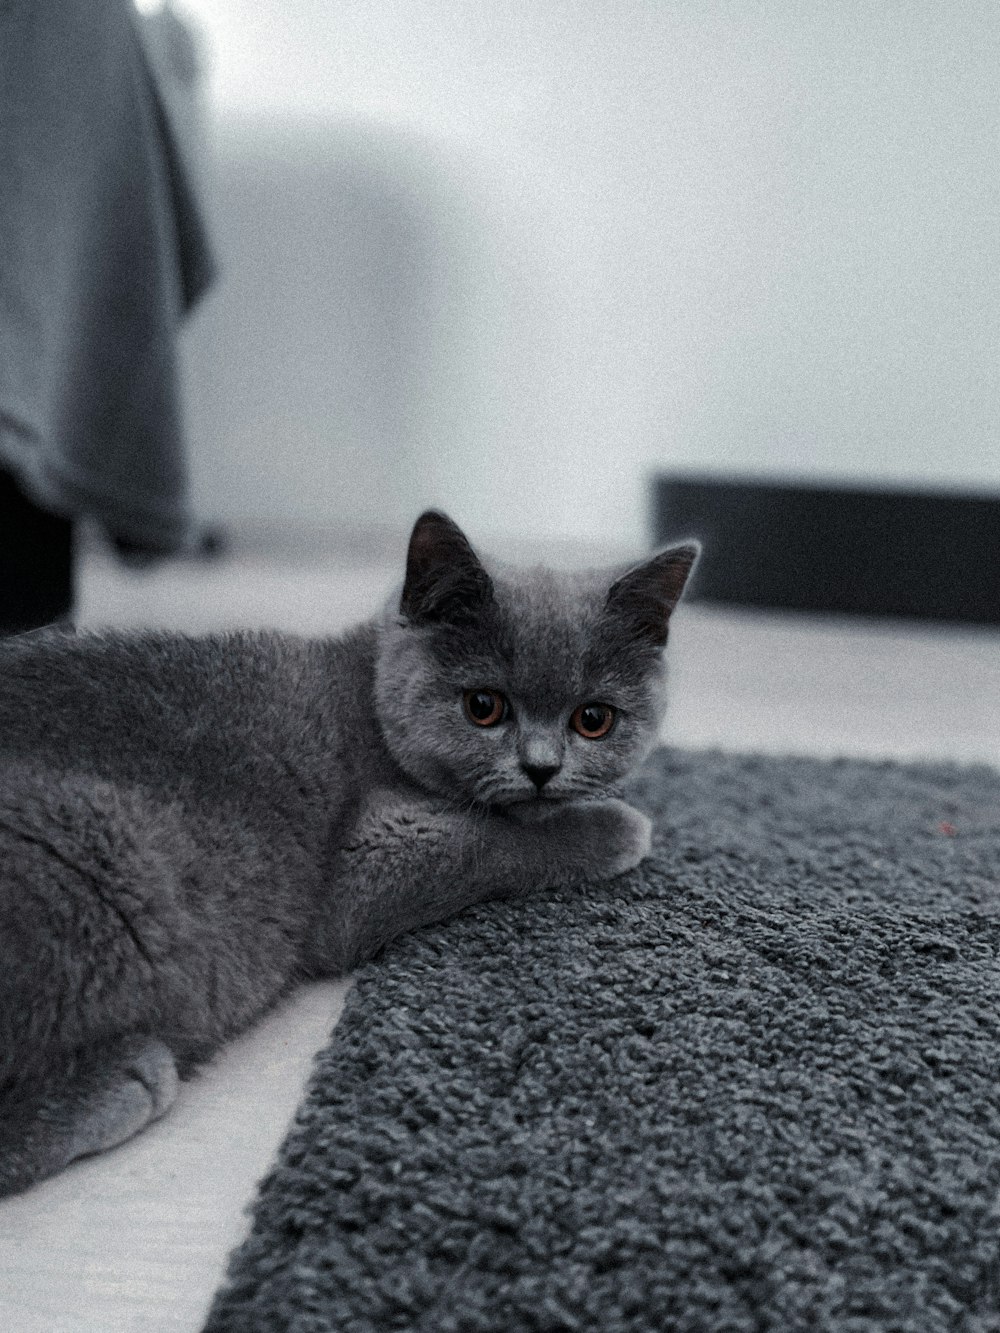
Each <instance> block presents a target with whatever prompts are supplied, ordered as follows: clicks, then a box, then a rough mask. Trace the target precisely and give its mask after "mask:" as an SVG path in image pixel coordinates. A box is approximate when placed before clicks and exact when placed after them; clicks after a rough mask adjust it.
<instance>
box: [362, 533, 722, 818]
mask: <svg viewBox="0 0 1000 1333" xmlns="http://www.w3.org/2000/svg"><path fill="white" fill-rule="evenodd" d="M697 555H698V547H697V545H695V544H694V543H688V544H685V545H683V546H675V547H672V548H670V549H668V550H665V551H661V552H660V553H659V554H658V555H655V556H653V557H652V558H651V559H649V560H646V561H644V562H643V563H641V564H638V565H634V566H632V567H631V568H628V569H619V570H615V571H611V570H602V571H587V572H583V573H574V574H564V573H556V572H555V571H552V570H546V569H532V570H521V571H518V570H513V569H509V568H507V567H505V566H503V565H500V564H499V563H496V562H493V561H490V562H486V561H484V560H482V559H480V557H479V556H478V555H477V554H476V552H475V551H473V549H472V547H471V546H470V544H469V542H468V541H467V540H466V538H465V536H464V534H463V533H462V532H461V531H460V529H459V528H458V527H457V526H456V525H455V524H454V523H453V522H452V521H451V519H449V518H448V517H447V516H446V515H444V514H441V513H438V512H436V511H434V510H430V511H428V512H427V513H425V514H422V515H421V517H420V518H419V519H418V520H417V523H416V525H415V527H414V529H413V535H412V537H411V538H410V546H409V552H408V556H407V565H406V581H405V583H404V586H403V591H402V595H401V596H400V598H399V601H398V604H395V603H394V605H393V606H392V608H391V609H390V611H389V613H388V614H387V616H386V619H385V623H384V625H383V627H382V635H381V646H380V652H379V662H378V669H377V676H376V697H377V707H378V714H379V720H380V723H381V725H382V730H383V732H384V735H385V740H386V743H387V744H388V746H389V749H390V750H391V752H392V754H393V755H394V757H395V759H396V761H397V762H398V763H399V764H400V766H401V767H402V768H403V770H404V771H405V772H406V773H407V774H408V775H409V776H410V777H411V778H413V779H414V780H415V781H416V782H418V783H419V784H420V785H421V786H423V787H425V788H429V789H430V790H432V791H434V792H437V793H440V794H441V795H445V796H448V797H452V798H454V799H456V800H459V801H475V802H477V803H480V804H485V805H492V806H508V805H512V804H514V803H518V802H525V801H549V800H571V799H572V800H579V799H583V798H587V797H596V796H600V795H603V794H605V793H607V792H608V791H610V790H611V789H612V788H613V787H614V785H615V784H616V783H617V782H618V781H620V779H622V778H623V777H624V776H625V775H626V774H627V773H628V772H629V771H630V770H631V769H633V768H634V767H635V765H636V764H637V763H638V762H639V761H640V760H641V759H642V758H644V756H645V755H646V754H647V753H648V752H649V750H650V748H651V747H652V745H653V744H654V743H655V741H656V738H657V733H658V730H659V726H660V722H661V720H662V716H663V709H664V705H665V697H664V696H665V689H664V687H665V679H664V677H665V670H664V661H663V657H664V653H663V650H664V647H665V646H666V642H667V629H668V623H669V620H670V614H671V612H672V611H673V609H674V607H675V606H676V605H677V602H678V600H679V599H680V596H681V593H682V592H683V590H684V585H685V583H686V582H687V579H688V575H689V574H690V572H691V567H692V565H693V564H694V561H695V559H696V558H697Z"/></svg>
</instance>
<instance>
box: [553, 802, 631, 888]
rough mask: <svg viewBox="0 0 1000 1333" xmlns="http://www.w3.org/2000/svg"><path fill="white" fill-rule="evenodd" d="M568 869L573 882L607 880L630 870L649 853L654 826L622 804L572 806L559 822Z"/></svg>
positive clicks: (590, 803) (602, 803)
mask: <svg viewBox="0 0 1000 1333" xmlns="http://www.w3.org/2000/svg"><path fill="white" fill-rule="evenodd" d="M559 823H560V824H561V827H560V828H559V835H560V841H561V842H562V844H563V847H564V849H565V856H566V866H567V869H568V870H570V871H571V873H573V874H574V875H575V877H576V878H583V879H610V878H612V877H613V876H615V875H621V874H624V873H625V871H626V870H633V869H634V868H635V867H636V866H637V865H638V864H639V863H640V861H643V860H644V859H645V858H646V857H647V856H648V855H649V851H650V847H651V845H652V837H653V826H652V824H651V823H650V821H649V819H648V818H647V817H646V816H645V815H644V814H643V813H642V812H641V811H640V810H636V809H635V807H634V806H631V805H628V804H627V803H626V802H625V801H619V800H617V799H614V798H612V799H609V800H606V801H591V802H587V803H586V804H580V805H575V806H572V807H570V808H569V809H567V810H566V811H564V812H563V814H562V817H561V819H560V821H559Z"/></svg>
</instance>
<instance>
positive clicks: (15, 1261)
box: [0, 554, 1000, 1333]
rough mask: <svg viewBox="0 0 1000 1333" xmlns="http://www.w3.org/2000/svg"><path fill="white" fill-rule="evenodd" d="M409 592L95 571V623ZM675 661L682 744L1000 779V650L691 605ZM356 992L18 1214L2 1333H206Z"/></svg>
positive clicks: (673, 722)
mask: <svg viewBox="0 0 1000 1333" xmlns="http://www.w3.org/2000/svg"><path fill="white" fill-rule="evenodd" d="M398 576H399V570H398V568H397V566H396V565H395V564H393V565H388V564H361V563H357V562H355V563H353V564H346V563H340V564H338V563H336V562H335V561H332V560H322V559H314V560H313V561H312V562H309V563H301V564H292V563H289V562H287V561H286V562H267V561H263V560H257V561H255V560H252V559H250V558H248V557H243V558H241V559H240V560H235V561H223V562H220V563H217V564H202V565H194V564H192V565H183V564H172V565H168V566H166V567H164V568H162V569H159V570H153V571H149V572H145V573H142V572H139V573H136V572H128V571H125V570H123V569H121V568H119V567H117V566H115V565H114V564H112V563H110V562H109V561H108V560H107V559H105V558H103V557H102V556H100V555H98V554H95V555H92V556H91V557H90V558H89V559H88V562H87V565H86V567H85V569H84V573H83V578H82V581H81V587H80V612H81V614H80V619H81V621H82V622H83V623H85V624H90V625H97V624H117V625H139V624H155V625H168V626H171V627H173V628H177V629H183V630H187V631H192V632H196V631H201V630H206V629H210V628H218V627H221V626H231V625H260V624H268V625H276V626H279V627H282V628H286V629H291V630H297V631H302V632H307V633H308V632H327V631H330V630H335V629H337V628H339V627H342V626H344V625H346V624H349V623H351V622H352V621H353V620H355V619H358V618H359V617H361V616H362V615H365V614H367V613H368V612H369V611H370V610H372V609H374V608H375V607H376V606H377V605H379V603H380V602H381V600H382V599H383V598H384V597H385V595H386V594H387V593H388V591H389V590H390V588H391V587H392V585H393V583H394V582H395V581H396V580H397V578H398ZM671 653H672V661H673V667H672V671H673V676H672V680H673V703H672V713H671V716H670V719H669V720H668V724H667V729H666V737H667V739H669V740H671V741H673V742H675V743H677V744H681V745H691V746H720V747H724V748H727V749H740V750H753V749H757V750H768V751H772V752H786V753H787V752H797V753H809V754H824V755H832V754H853V755H868V756H885V757H902V758H914V757H926V758H943V759H955V760H959V761H961V762H971V761H984V762H987V763H992V764H994V765H996V764H1000V632H996V631H986V630H978V629H955V628H939V627H921V626H917V625H912V624H889V623H878V624H875V623H866V622H862V621H852V620H835V621H834V620H823V619H814V618H810V617H806V616H785V615H776V614H762V613H750V612H736V611H727V610H722V609H712V608H708V607H699V606H692V607H682V608H681V611H680V612H679V613H678V615H677V617H676V619H675V628H674V632H673V642H672V645H671ZM346 989H347V986H346V985H319V986H312V987H309V988H308V989H306V990H303V991H302V992H300V993H299V994H298V995H297V996H296V997H294V999H293V1000H292V1001H291V1002H290V1003H289V1004H287V1005H286V1006H284V1008H282V1009H281V1010H279V1011H278V1012H276V1013H275V1014H273V1015H272V1016H271V1017H270V1018H269V1019H268V1020H267V1022H265V1023H264V1024H262V1025H261V1026H260V1027H258V1028H257V1029H256V1030H255V1031H253V1032H251V1033H249V1034H247V1035H246V1036H245V1037H243V1038H242V1039H241V1040H240V1041H238V1042H236V1043H234V1044H233V1045H232V1046H231V1047H230V1048H229V1049H228V1050H227V1051H225V1052H224V1053H223V1055H222V1056H221V1057H220V1058H219V1059H218V1060H217V1061H215V1063H214V1064H213V1065H212V1066H211V1067H210V1068H208V1069H206V1070H205V1071H204V1072H203V1073H202V1074H201V1075H200V1076H199V1077H198V1078H197V1079H195V1080H194V1081H193V1082H191V1083H189V1084H187V1085H185V1086H184V1088H183V1089H182V1093H181V1097H180V1101H179V1103H178V1105H177V1106H175V1108H174V1109H173V1110H172V1111H171V1113H170V1114H169V1115H168V1116H167V1117H166V1118H165V1119H164V1120H163V1121H161V1122H160V1123H159V1124H158V1125H156V1126H154V1127H153V1128H152V1129H151V1130H149V1131H147V1132H146V1133H145V1134H143V1135H140V1136H139V1138H137V1139H135V1140H134V1141H133V1142H132V1143H130V1144H127V1145H126V1146H124V1147H123V1148H120V1149H118V1150H117V1151H116V1152H113V1153H109V1154H107V1155H106V1156H104V1157H101V1158H97V1159H94V1160H92V1161H89V1162H84V1163H80V1164H78V1165H77V1166H76V1167H74V1168H72V1169H71V1170H70V1171H68V1172H66V1173H65V1174H64V1175H63V1176H62V1177H59V1178H57V1179H56V1180H53V1181H50V1182H47V1183H46V1184H43V1185H41V1186H39V1187H37V1188H36V1189H35V1190H32V1191H30V1192H29V1193H27V1194H25V1195H22V1196H20V1197H18V1198H15V1199H11V1200H7V1201H5V1202H3V1203H0V1328H2V1329H4V1330H7V1329H9V1330H11V1333H63V1331H65V1333H119V1331H122V1333H125V1331H130V1330H140V1329H141V1330H143V1333H159V1330H186V1331H188V1333H195V1331H196V1330H198V1329H199V1328H200V1326H201V1322H202V1319H203V1316H204V1312H205V1310H206V1307H207V1304H208V1302H209V1300H210V1298H211V1295H212V1292H213V1291H214V1289H215V1287H216V1285H217V1284H218V1282H219V1280H220V1278H221V1276H222V1271H223V1265H224V1262H225V1257H226V1255H227V1253H228V1251H229V1250H230V1249H231V1247H232V1246H233V1245H234V1244H235V1243H236V1242H237V1241H238V1240H239V1239H240V1236H241V1235H242V1234H243V1231H244V1229H245V1226H246V1217H245V1214H244V1212H243V1208H244V1206H245V1205H246V1204H247V1203H248V1202H249V1201H250V1200H251V1198H252V1195H253V1187H254V1183H255V1181H256V1180H257V1179H258V1177H259V1176H260V1175H261V1174H262V1173H263V1171H264V1170H265V1169H266V1166H267V1163H268V1161H269V1160H270V1158H271V1156H272V1154H273V1152H274V1150H275V1148H276V1147H277V1145H278V1143H279V1142H280V1140H281V1138H282V1136H283V1134H284V1131H285V1129H286V1127H287V1125H288V1123H289V1120H290V1118H291V1116H292V1114H293V1112H294V1109H295V1106H296V1104H297V1102H298V1100H299V1097H300V1095H301V1091H302V1087H303V1083H304V1080H305V1078H306V1076H307V1073H308V1069H309V1064H310V1060H311V1057H312V1054H313V1053H314V1052H315V1051H316V1050H318V1049H319V1048H320V1047H321V1046H322V1045H323V1044H324V1043H325V1041H326V1038H327V1035H328V1033H329V1031H330V1030H331V1028H332V1027H333V1026H334V1024H335V1022H336V1019H337V1017H338V1016H339V1012H340V1007H341V1005H342V1003H343V998H344V994H345V992H346Z"/></svg>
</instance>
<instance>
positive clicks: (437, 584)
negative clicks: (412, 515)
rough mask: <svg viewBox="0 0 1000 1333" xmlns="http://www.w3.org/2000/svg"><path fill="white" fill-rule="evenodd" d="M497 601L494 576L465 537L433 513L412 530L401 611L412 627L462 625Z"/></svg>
mask: <svg viewBox="0 0 1000 1333" xmlns="http://www.w3.org/2000/svg"><path fill="white" fill-rule="evenodd" d="M492 596H493V584H492V582H491V580H490V576H489V574H487V572H486V570H485V569H484V568H483V567H482V565H481V564H480V562H479V557H478V556H477V555H476V553H475V551H474V550H473V549H472V547H471V546H470V545H469V542H468V539H467V538H466V536H465V533H464V532H462V530H461V528H460V527H459V526H458V524H457V523H453V522H452V520H451V519H450V518H449V517H448V515H447V514H442V513H441V512H440V511H439V510H437V509H428V510H427V511H426V512H425V513H423V514H421V515H420V517H419V518H418V519H417V521H416V523H415V524H414V525H413V532H412V534H411V536H410V546H409V550H408V551H407V554H406V582H405V583H404V585H403V595H402V597H401V598H400V603H399V610H400V613H401V614H402V615H404V616H405V617H406V618H407V620H409V621H410V622H411V623H413V624H417V625H421V624H432V623H440V622H444V623H447V624H463V623H467V622H469V621H470V620H473V619H475V617H476V615H477V613H478V612H479V611H481V610H482V608H483V606H484V605H485V604H486V603H487V602H488V601H489V600H490V598H491V597H492Z"/></svg>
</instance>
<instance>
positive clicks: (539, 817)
mask: <svg viewBox="0 0 1000 1333" xmlns="http://www.w3.org/2000/svg"><path fill="white" fill-rule="evenodd" d="M571 804H573V802H572V801H570V800H567V799H565V798H562V797H554V796H544V797H538V796H528V797H525V799H524V800H521V801H510V802H509V803H508V804H507V805H504V806H502V807H500V808H501V809H502V811H503V813H504V814H505V815H509V816H510V818H511V819H516V820H518V821H519V822H520V823H522V824H543V823H544V822H545V820H547V819H552V818H553V816H554V815H557V814H558V813H559V811H560V810H565V809H566V807H567V806H568V805H571ZM577 804H578V802H577Z"/></svg>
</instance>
